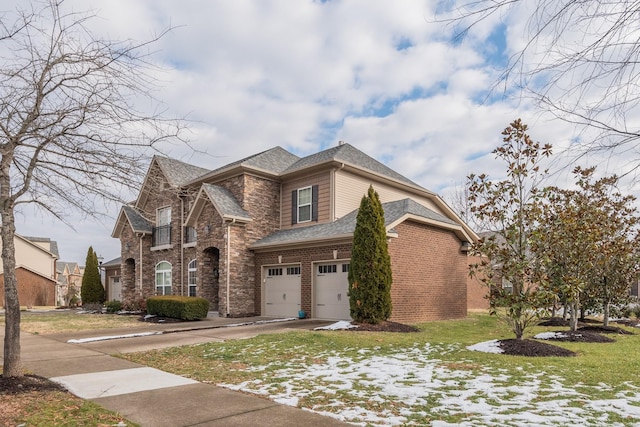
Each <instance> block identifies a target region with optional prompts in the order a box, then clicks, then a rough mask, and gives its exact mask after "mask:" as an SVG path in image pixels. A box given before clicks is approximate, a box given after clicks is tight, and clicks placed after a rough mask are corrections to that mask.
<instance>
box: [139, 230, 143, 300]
mask: <svg viewBox="0 0 640 427" xmlns="http://www.w3.org/2000/svg"><path fill="white" fill-rule="evenodd" d="M138 236H139V239H140V244H139V245H138V246H139V247H140V263H139V264H140V268H139V269H138V270H140V281H139V282H138V285H139V290H140V294H141V295H142V236H144V234H142V233H140V234H139V235H138Z"/></svg>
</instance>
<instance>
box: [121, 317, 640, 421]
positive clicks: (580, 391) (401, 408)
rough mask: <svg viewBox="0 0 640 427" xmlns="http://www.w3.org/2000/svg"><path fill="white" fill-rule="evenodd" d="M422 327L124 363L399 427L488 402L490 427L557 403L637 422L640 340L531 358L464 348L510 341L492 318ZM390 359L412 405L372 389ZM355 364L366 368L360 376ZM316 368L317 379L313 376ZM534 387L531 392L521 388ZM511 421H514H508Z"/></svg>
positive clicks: (463, 414) (458, 415)
mask: <svg viewBox="0 0 640 427" xmlns="http://www.w3.org/2000/svg"><path fill="white" fill-rule="evenodd" d="M419 326H420V329H421V332H419V333H415V334H400V333H375V332H348V331H335V332H329V331H322V332H314V331H301V332H292V333H288V334H278V335H263V336H258V337H255V338H252V339H248V340H239V341H230V342H225V343H208V344H203V345H197V346H188V347H177V348H170V349H164V350H156V351H150V352H144V353H136V354H129V355H123V356H121V357H124V358H127V359H129V360H132V361H134V362H137V363H142V364H145V365H148V366H152V367H156V368H160V369H163V370H165V371H169V372H173V373H176V374H178V375H183V376H186V377H190V378H193V379H196V380H198V381H201V382H207V383H214V384H225V385H227V386H229V387H231V388H234V387H235V388H237V389H242V390H245V391H252V392H255V393H259V394H266V395H269V396H271V398H274V399H278V398H282V399H285V400H286V398H287V397H288V396H292V395H293V396H297V398H296V399H295V402H296V404H297V406H300V407H305V408H308V409H313V410H316V411H319V412H338V413H339V412H340V411H344V412H347V411H350V410H351V411H352V410H354V408H359V410H361V411H364V413H366V414H369V415H370V414H372V413H375V414H377V416H378V417H379V418H380V419H393V417H400V418H402V419H403V420H404V421H403V422H410V421H411V420H418V419H419V420H421V421H420V422H425V421H426V420H442V421H446V422H450V423H460V422H463V421H469V420H471V421H475V422H481V423H484V422H487V419H486V418H477V417H476V418H474V415H473V413H474V412H473V411H474V410H482V408H483V407H485V406H487V407H491V408H494V409H495V412H496V413H497V415H495V418H491V419H492V420H494V421H492V422H494V423H497V424H498V425H511V424H509V423H510V422H514V423H515V424H517V422H518V421H517V417H518V416H522V417H526V416H527V415H526V414H525V412H527V411H528V412H531V413H536V411H540V412H544V413H545V416H547V414H546V410H543V409H540V408H544V404H545V402H548V403H551V404H552V405H556V404H558V403H557V402H558V399H560V398H561V399H562V405H564V406H563V408H564V409H563V410H566V408H577V409H578V410H580V411H584V413H583V414H582V415H581V417H586V418H584V420H585V422H584V423H582V422H581V423H580V424H583V425H599V423H601V422H602V420H603V419H606V420H609V421H610V422H611V423H614V424H615V423H616V422H617V423H621V424H622V425H626V424H627V423H631V422H633V423H638V422H640V408H638V411H637V416H636V415H635V412H634V411H635V410H634V407H633V405H638V403H637V402H640V393H639V392H638V390H639V389H640V358H638V357H637V352H636V349H637V348H638V347H639V346H640V335H619V336H615V339H616V342H615V343H605V344H597V343H554V344H556V345H559V346H562V347H565V348H568V349H570V350H573V351H575V352H577V353H578V354H579V355H578V356H577V357H571V358H560V357H550V358H525V357H517V356H506V355H501V354H489V353H480V352H472V351H468V350H466V346H468V345H472V344H476V343H478V342H481V341H487V340H492V339H501V338H512V335H511V333H510V332H509V330H508V329H507V328H506V327H504V326H503V325H502V324H500V323H498V322H497V321H496V319H495V318H492V317H489V316H487V315H481V314H473V315H471V316H470V317H468V318H467V319H464V320H455V321H441V322H431V323H425V324H421V325H419ZM549 330H558V328H544V327H536V328H534V329H533V330H532V331H531V332H532V335H533V334H535V333H538V332H542V331H549ZM380 360H382V362H376V361H380ZM375 363H381V364H379V365H374V364H375ZM385 363H391V364H393V363H397V366H398V368H397V369H398V370H400V371H401V370H402V369H403V367H408V368H407V369H409V370H408V371H407V372H405V373H404V374H403V375H404V376H403V377H402V378H390V379H388V380H387V381H388V383H389V384H391V383H393V384H394V385H402V386H404V387H409V388H411V387H412V386H414V387H417V389H418V390H420V392H419V393H418V394H420V393H422V394H424V395H423V396H419V397H418V398H417V399H416V402H413V403H411V402H410V400H411V399H413V397H414V396H413V395H411V396H409V399H407V397H404V398H403V397H402V396H401V395H400V394H401V393H402V391H392V392H389V391H385V388H386V386H385V385H384V384H379V383H376V382H375V381H374V377H375V375H372V374H371V373H370V371H367V370H366V366H367V364H369V365H371V366H376V368H375V369H384V367H385ZM354 366H361V367H362V366H364V367H365V369H364V370H361V371H358V372H356V371H354V370H353V369H352V368H353V367H354ZM370 369H373V368H371V367H370ZM323 370H324V371H323ZM316 371H318V372H321V374H318V375H317V376H314V374H312V373H313V372H316ZM425 372H426V374H425ZM425 375H426V377H425ZM429 375H430V376H429ZM425 378H427V379H426V380H425ZM429 381H431V382H429ZM480 381H488V386H487V387H486V389H485V388H484V386H483V385H480V386H478V382H480ZM347 386H348V387H347ZM473 387H479V388H478V389H476V390H475V392H474V393H473V395H470V396H468V397H467V398H466V402H467V404H468V405H471V408H472V409H469V408H466V407H460V408H457V407H456V405H457V404H458V403H455V404H449V405H446V404H443V402H446V401H447V399H452V398H456V399H459V396H460V395H461V393H464V390H465V389H472V388H473ZM529 389H531V390H533V391H531V392H528V394H527V393H525V392H523V390H529ZM394 393H395V394H394ZM398 393H400V394H398ZM621 396H622V397H623V398H625V399H627V400H630V401H633V402H631V404H630V405H631V406H629V407H627V409H626V412H625V411H624V410H618V409H616V408H595V409H594V408H593V407H592V406H590V403H589V402H591V401H600V400H603V399H604V400H606V399H609V400H611V401H615V400H616V399H620V398H621ZM523 399H524V400H523ZM456 402H457V400H456ZM634 402H635V403H634ZM473 408H476V409H473ZM478 408H480V409H478ZM629 412H631V413H632V415H629ZM501 417H502V418H501ZM513 417H515V418H513ZM558 417H559V418H558V421H557V423H556V424H552V425H566V422H568V421H567V419H566V418H562V417H561V416H558ZM589 417H591V418H589ZM629 417H631V419H630V418H629ZM510 418H513V419H515V420H516V421H508V419H510ZM367 420H368V419H367V418H366V417H365V416H364V415H352V416H351V417H350V418H348V421H352V422H363V421H364V422H366V421H367ZM589 420H592V421H593V424H589V423H590V421H589ZM598 420H600V421H598ZM524 421H526V419H525V420H524ZM524 421H523V420H520V422H524ZM369 422H371V421H370V419H369Z"/></svg>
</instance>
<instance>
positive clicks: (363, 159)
mask: <svg viewBox="0 0 640 427" xmlns="http://www.w3.org/2000/svg"><path fill="white" fill-rule="evenodd" d="M329 161H336V162H341V163H349V164H351V165H354V166H358V167H361V168H363V169H366V170H369V171H371V172H374V173H377V174H380V175H383V176H386V177H388V178H392V179H395V180H397V181H400V182H403V183H405V184H410V185H414V186H418V187H420V186H419V185H418V184H416V183H415V182H413V181H411V180H410V179H408V178H406V177H404V176H402V175H400V174H399V173H398V172H396V171H394V170H393V169H391V168H389V167H387V166H385V165H383V164H382V163H380V162H379V161H377V160H376V159H374V158H372V157H370V156H368V155H366V154H365V153H363V152H362V151H360V150H358V149H357V148H355V147H354V146H352V145H351V144H346V143H343V144H341V145H338V146H337V147H332V148H329V149H327V150H324V151H321V152H319V153H316V154H312V155H310V156H307V157H304V158H302V159H300V160H298V161H297V162H295V163H294V164H292V165H291V166H289V167H288V168H287V169H286V170H285V171H284V172H283V174H286V173H290V172H294V171H297V170H300V169H304V168H308V167H311V166H314V165H317V164H321V163H325V162H329ZM420 188H422V187H420Z"/></svg>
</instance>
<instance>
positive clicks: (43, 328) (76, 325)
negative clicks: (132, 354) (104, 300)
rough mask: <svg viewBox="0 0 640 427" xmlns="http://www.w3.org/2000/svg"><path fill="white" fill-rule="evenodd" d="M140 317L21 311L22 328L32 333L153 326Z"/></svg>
mask: <svg viewBox="0 0 640 427" xmlns="http://www.w3.org/2000/svg"><path fill="white" fill-rule="evenodd" d="M139 318H140V316H139V315H138V316H136V315H131V316H128V315H127V316H120V315H117V314H89V313H83V314H80V313H79V312H78V311H75V310H73V311H67V310H64V311H63V310H60V311H57V310H52V311H48V312H30V311H23V312H21V313H20V330H21V331H23V332H29V333H32V334H39V335H45V334H55V333H58V332H73V331H82V330H89V329H112V328H134V327H144V326H149V327H151V325H150V324H148V323H144V322H140V321H139V320H138V319H139ZM4 322H5V317H4V316H0V327H2V328H4Z"/></svg>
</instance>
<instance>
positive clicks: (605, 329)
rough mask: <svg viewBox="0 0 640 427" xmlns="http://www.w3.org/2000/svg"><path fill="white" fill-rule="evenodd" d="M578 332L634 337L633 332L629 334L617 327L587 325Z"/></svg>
mask: <svg viewBox="0 0 640 427" xmlns="http://www.w3.org/2000/svg"><path fill="white" fill-rule="evenodd" d="M578 331H586V332H595V333H598V334H619V335H634V333H633V332H629V331H627V330H626V329H622V328H619V327H618V326H604V325H589V326H583V327H581V328H578Z"/></svg>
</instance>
